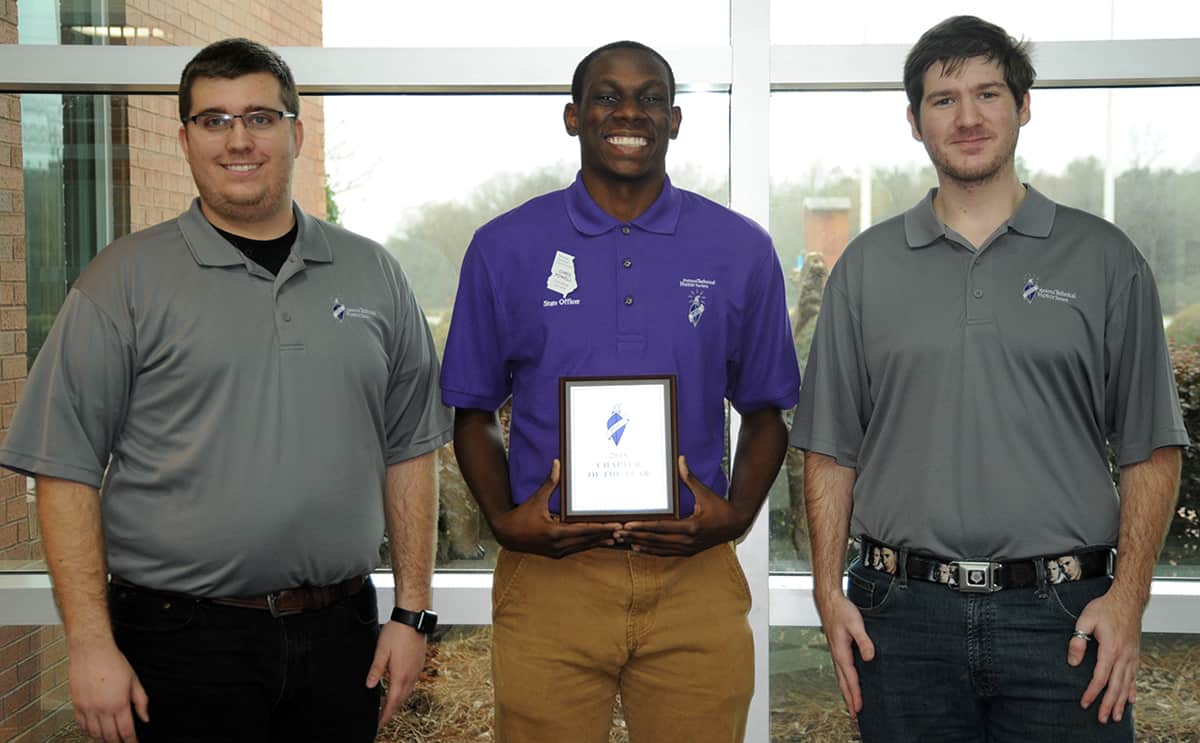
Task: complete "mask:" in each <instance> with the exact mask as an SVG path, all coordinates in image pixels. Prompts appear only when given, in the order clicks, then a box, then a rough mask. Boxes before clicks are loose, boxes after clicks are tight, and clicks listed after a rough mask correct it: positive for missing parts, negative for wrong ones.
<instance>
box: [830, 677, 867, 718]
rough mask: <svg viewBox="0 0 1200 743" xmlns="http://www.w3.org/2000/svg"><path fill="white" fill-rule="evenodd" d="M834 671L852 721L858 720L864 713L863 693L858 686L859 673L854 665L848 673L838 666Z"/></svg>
mask: <svg viewBox="0 0 1200 743" xmlns="http://www.w3.org/2000/svg"><path fill="white" fill-rule="evenodd" d="M833 670H834V673H835V674H836V676H837V682H838V689H840V690H841V692H842V700H843V701H844V702H845V703H846V710H847V711H848V712H849V713H850V717H851V718H852V719H856V718H857V717H858V713H859V712H862V692H861V691H860V690H859V685H858V671H856V670H854V666H853V665H851V666H850V670H849V671H847V670H846V669H844V668H843V667H842V666H839V665H837V664H834V666H833Z"/></svg>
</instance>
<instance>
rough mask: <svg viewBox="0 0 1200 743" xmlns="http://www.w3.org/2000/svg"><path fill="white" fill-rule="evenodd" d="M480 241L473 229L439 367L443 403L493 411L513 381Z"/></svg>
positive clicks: (502, 401) (480, 238)
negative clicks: (505, 354) (509, 371)
mask: <svg viewBox="0 0 1200 743" xmlns="http://www.w3.org/2000/svg"><path fill="white" fill-rule="evenodd" d="M484 242H485V241H484V239H483V238H482V237H481V236H480V235H479V233H476V235H475V239H473V240H472V241H471V245H470V246H469V247H468V248H467V254H466V256H465V257H464V258H463V264H462V271H461V274H460V277H459V282H458V296H457V297H456V298H455V300H454V314H453V315H452V317H451V320H450V334H449V337H448V338H447V340H446V356H445V364H444V365H443V367H442V401H443V402H445V403H446V404H447V405H451V406H454V407H459V408H475V409H479V410H496V409H498V408H499V407H500V406H501V405H503V404H504V401H505V400H507V399H508V397H509V395H510V394H511V393H512V380H511V379H510V376H509V373H508V363H507V360H506V359H505V357H504V355H503V350H502V346H501V339H502V338H504V337H506V336H505V335H504V327H503V316H502V308H500V307H499V306H498V303H497V301H496V293H495V290H494V288H493V284H492V280H491V276H490V275H489V272H488V266H487V263H486V260H485V255H484V252H485V246H484Z"/></svg>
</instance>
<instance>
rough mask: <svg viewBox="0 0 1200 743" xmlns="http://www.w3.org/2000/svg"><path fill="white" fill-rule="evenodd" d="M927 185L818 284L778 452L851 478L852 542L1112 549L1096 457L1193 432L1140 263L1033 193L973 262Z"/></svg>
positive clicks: (1109, 502)
mask: <svg viewBox="0 0 1200 743" xmlns="http://www.w3.org/2000/svg"><path fill="white" fill-rule="evenodd" d="M935 193H936V189H935V190H933V191H930V193H929V194H928V195H927V196H926V197H925V199H924V200H923V201H921V203H919V204H917V206H915V207H914V208H912V209H911V210H909V211H908V212H907V213H905V214H903V215H901V216H898V217H895V218H893V219H890V220H887V221H886V222H883V223H881V224H879V225H876V226H874V227H872V228H871V229H869V230H867V231H866V232H864V233H862V234H861V235H860V236H859V237H857V238H856V239H855V240H854V241H853V242H852V243H851V244H850V245H849V246H848V247H847V248H846V252H845V254H844V255H843V256H842V257H841V259H840V260H839V261H838V263H837V265H836V266H835V267H834V269H833V271H832V273H831V275H830V277H829V283H828V285H827V287H826V289H825V295H824V300H823V305H822V307H821V313H820V317H819V319H818V322H817V329H816V334H815V336H814V338H813V345H812V352H811V354H810V356H809V359H808V367H807V371H806V374H805V377H804V384H803V386H802V387H801V390H800V405H799V408H798V409H797V412H796V417H795V422H794V424H793V427H792V433H791V444H792V446H796V447H799V448H801V449H806V450H810V451H816V452H820V453H822V454H826V455H828V456H832V457H836V458H837V460H838V462H839V464H842V465H844V466H847V467H853V468H854V469H855V470H856V473H857V477H856V480H855V484H854V510H853V515H852V519H851V532H852V534H854V535H867V536H870V537H873V538H875V539H877V540H879V541H882V542H885V543H888V544H894V545H899V546H905V547H909V548H913V549H920V550H923V551H927V552H931V553H933V554H937V555H942V556H946V557H953V558H991V559H1013V558H1020V557H1027V556H1034V555H1043V554H1059V553H1062V552H1065V551H1067V550H1070V549H1072V548H1074V547H1079V546H1083V545H1096V544H1115V543H1116V541H1117V526H1118V516H1119V513H1118V507H1119V505H1118V496H1117V492H1116V489H1115V488H1114V487H1113V483H1112V479H1111V476H1110V474H1109V468H1108V465H1107V460H1106V456H1105V453H1106V446H1111V447H1112V450H1113V451H1114V452H1115V454H1116V460H1117V463H1118V464H1119V465H1120V466H1125V465H1128V464H1132V463H1135V462H1139V461H1142V460H1144V459H1146V458H1147V457H1149V455H1150V453H1151V452H1152V451H1153V450H1154V449H1155V448H1158V447H1162V446H1173V445H1178V446H1183V445H1186V444H1187V434H1186V432H1185V430H1184V427H1183V420H1182V416H1181V413H1180V408H1179V400H1178V397H1177V395H1176V392H1175V383H1174V376H1173V373H1172V369H1171V363H1170V359H1169V358H1168V355H1167V345H1166V340H1165V338H1164V336H1163V328H1162V311H1161V309H1160V307H1159V300H1158V293H1157V290H1156V288H1155V285H1154V278H1153V276H1152V275H1151V273H1150V269H1149V267H1148V266H1147V265H1146V262H1145V260H1144V259H1143V258H1142V256H1141V255H1140V254H1139V253H1138V251H1137V249H1136V248H1135V247H1134V246H1133V244H1132V243H1131V242H1130V241H1129V239H1128V238H1127V237H1126V236H1125V235H1124V233H1122V232H1121V231H1120V230H1119V229H1117V228H1116V227H1114V226H1113V225H1112V224H1110V223H1108V222H1106V221H1104V220H1102V219H1100V218H1098V217H1095V216H1093V215H1090V214H1087V213H1085V212H1081V211H1079V210H1077V209H1072V208H1069V207H1065V206H1062V205H1057V204H1055V203H1053V202H1052V201H1050V200H1049V199H1047V198H1046V197H1045V196H1043V195H1042V194H1040V193H1038V192H1037V191H1036V190H1034V189H1033V188H1028V192H1027V195H1026V197H1025V199H1024V200H1023V201H1022V202H1021V205H1020V206H1019V207H1018V209H1017V211H1016V213H1015V214H1013V216H1012V217H1011V218H1010V219H1009V221H1008V222H1007V223H1006V224H1003V225H1001V226H1000V228H999V229H997V231H996V232H995V233H994V234H993V235H992V236H991V237H990V238H988V240H987V241H986V242H985V243H984V245H983V246H982V247H981V248H980V249H979V250H978V251H975V250H972V249H971V248H970V247H969V245H970V243H969V242H968V241H966V240H965V239H964V238H962V237H961V236H959V235H957V234H956V233H954V232H953V231H952V230H949V229H948V228H946V227H945V226H944V225H942V223H941V222H940V221H939V220H938V218H937V217H936V216H935V214H934V211H933V195H934V194H935Z"/></svg>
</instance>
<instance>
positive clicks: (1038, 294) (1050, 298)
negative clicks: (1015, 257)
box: [1021, 275, 1079, 304]
mask: <svg viewBox="0 0 1200 743" xmlns="http://www.w3.org/2000/svg"><path fill="white" fill-rule="evenodd" d="M1021 298H1022V299H1024V300H1025V302H1026V303H1027V304H1033V303H1034V302H1036V301H1043V302H1064V303H1066V304H1070V303H1071V302H1074V301H1075V300H1076V299H1078V298H1079V295H1078V294H1076V293H1075V292H1073V291H1068V290H1066V289H1051V288H1049V287H1045V286H1042V285H1041V284H1040V283H1039V281H1038V277H1037V276H1032V275H1031V276H1026V277H1025V285H1024V286H1023V287H1022V288H1021Z"/></svg>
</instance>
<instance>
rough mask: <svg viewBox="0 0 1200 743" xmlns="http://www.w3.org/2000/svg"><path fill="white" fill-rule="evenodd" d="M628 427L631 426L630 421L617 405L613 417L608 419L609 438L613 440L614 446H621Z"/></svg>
mask: <svg viewBox="0 0 1200 743" xmlns="http://www.w3.org/2000/svg"><path fill="white" fill-rule="evenodd" d="M627 425H629V419H628V418H626V417H625V416H623V415H621V406H620V405H617V406H616V407H614V408H613V411H612V415H610V416H609V417H608V438H610V439H612V442H613V446H618V445H620V443H621V437H622V436H624V435H625V427H626V426H627Z"/></svg>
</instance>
